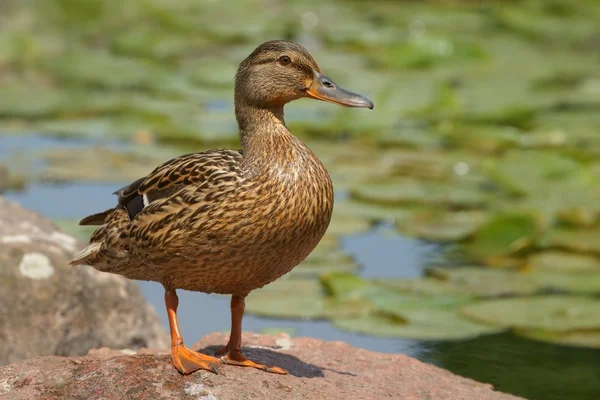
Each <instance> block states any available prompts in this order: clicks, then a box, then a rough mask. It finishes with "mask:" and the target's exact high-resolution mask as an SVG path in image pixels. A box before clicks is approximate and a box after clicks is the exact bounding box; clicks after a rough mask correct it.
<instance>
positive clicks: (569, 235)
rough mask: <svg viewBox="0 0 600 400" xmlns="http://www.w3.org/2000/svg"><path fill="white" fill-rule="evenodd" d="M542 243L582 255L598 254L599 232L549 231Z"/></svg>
mask: <svg viewBox="0 0 600 400" xmlns="http://www.w3.org/2000/svg"><path fill="white" fill-rule="evenodd" d="M544 243H545V244H546V245H547V246H549V247H555V248H560V249H565V250H570V251H578V252H582V253H600V230H598V229H593V228H587V229H565V228H557V229H553V230H551V231H549V232H548V233H547V235H546V236H545V237H544Z"/></svg>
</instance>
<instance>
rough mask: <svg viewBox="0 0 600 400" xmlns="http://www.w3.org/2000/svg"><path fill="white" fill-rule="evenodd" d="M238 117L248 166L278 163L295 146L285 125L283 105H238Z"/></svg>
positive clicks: (245, 162) (236, 111)
mask: <svg viewBox="0 0 600 400" xmlns="http://www.w3.org/2000/svg"><path fill="white" fill-rule="evenodd" d="M235 115H236V118H237V122H238V126H239V130H240V140H241V142H242V149H243V151H244V164H245V166H247V167H252V168H256V167H258V166H260V165H265V164H267V163H269V162H271V161H273V160H276V159H277V156H278V155H282V153H285V149H286V147H288V146H289V145H291V144H292V143H295V140H294V139H295V138H294V136H293V135H292V133H291V132H290V131H289V129H288V128H287V127H286V126H285V121H284V118H283V106H280V107H272V108H265V107H256V106H252V105H248V104H244V103H241V102H236V105H235Z"/></svg>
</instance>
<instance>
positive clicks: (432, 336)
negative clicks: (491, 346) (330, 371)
mask: <svg viewBox="0 0 600 400" xmlns="http://www.w3.org/2000/svg"><path fill="white" fill-rule="evenodd" d="M402 315H403V316H405V318H400V317H398V316H396V315H389V314H374V315H370V316H367V317H361V318H334V319H333V324H334V326H336V327H338V328H340V329H342V330H346V331H350V332H358V333H362V334H366V335H375V336H386V337H401V338H408V339H417V340H461V339H469V338H474V337H477V336H481V335H485V334H492V333H497V332H500V331H502V329H501V328H493V327H489V326H485V325H480V324H477V323H474V322H472V321H469V320H468V319H466V318H463V317H460V316H459V315H458V314H457V313H456V311H455V310H447V309H435V308H420V309H411V310H403V311H402Z"/></svg>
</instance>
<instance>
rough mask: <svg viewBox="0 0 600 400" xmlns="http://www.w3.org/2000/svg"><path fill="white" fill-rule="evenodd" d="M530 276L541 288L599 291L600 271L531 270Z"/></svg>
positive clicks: (574, 291)
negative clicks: (576, 272)
mask: <svg viewBox="0 0 600 400" xmlns="http://www.w3.org/2000/svg"><path fill="white" fill-rule="evenodd" d="M531 278H532V279H533V281H534V282H535V283H536V285H538V287H539V288H540V289H543V290H553V291H560V292H569V293H579V294H599V293H600V273H598V272H596V273H578V274H574V273H571V272H551V271H548V272H545V271H533V272H532V273H531Z"/></svg>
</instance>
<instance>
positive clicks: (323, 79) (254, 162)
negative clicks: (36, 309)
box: [71, 41, 373, 374]
mask: <svg viewBox="0 0 600 400" xmlns="http://www.w3.org/2000/svg"><path fill="white" fill-rule="evenodd" d="M302 97H309V98H313V99H318V100H324V101H329V102H332V103H335V104H339V105H343V106H349V107H368V108H371V109H372V108H373V103H372V102H371V101H370V100H368V99H366V98H364V97H362V96H360V95H358V94H355V93H351V92H348V91H346V90H344V89H342V88H340V87H339V86H337V85H336V84H335V83H334V82H333V81H332V80H331V79H329V78H328V77H327V76H325V75H324V74H322V73H321V70H320V68H319V66H318V65H317V63H316V62H315V60H314V59H313V58H312V56H311V55H310V54H309V53H308V52H307V51H306V49H304V48H303V47H302V46H300V45H298V44H295V43H291V42H286V41H270V42H266V43H263V44H262V45H260V46H259V47H258V48H256V50H254V51H253V52H252V54H250V56H248V58H246V59H245V60H244V61H243V62H242V63H241V64H240V66H239V69H238V72H237V74H236V79H235V116H236V118H237V122H238V125H239V130H240V138H241V143H242V150H241V151H236V150H228V149H217V150H209V151H205V152H201V153H194V154H186V155H183V156H180V157H177V158H174V159H172V160H170V161H167V162H166V163H164V164H163V165H161V166H159V167H158V168H156V169H155V170H154V171H152V172H151V173H150V174H149V175H148V176H145V177H143V178H141V179H138V180H137V181H135V182H133V183H132V184H131V185H129V186H126V187H124V188H122V189H121V190H118V191H117V192H116V193H115V194H117V195H118V204H117V206H116V207H115V208H112V209H109V210H107V211H104V212H102V213H99V214H95V215H91V216H89V217H87V218H85V219H83V220H82V221H81V225H101V227H100V228H98V229H97V230H96V231H95V232H94V234H93V235H92V238H91V240H90V244H89V245H88V246H87V247H86V248H85V249H83V250H82V251H81V253H79V254H78V255H77V256H76V257H75V258H74V259H73V260H72V261H71V264H72V265H78V264H87V265H92V266H93V267H94V268H96V269H97V270H99V271H104V272H111V273H115V274H120V275H123V276H125V277H127V278H130V279H140V280H150V281H156V282H160V283H161V284H162V285H163V286H164V288H165V303H166V307H167V313H168V316H169V324H170V328H171V340H172V347H171V359H172V361H173V365H174V366H175V368H177V370H178V371H179V372H181V373H183V374H188V373H191V372H193V371H196V370H198V369H207V370H212V371H214V372H216V368H215V367H216V365H217V364H218V363H226V364H233V365H240V366H248V367H255V368H260V369H263V370H265V371H268V372H274V373H279V374H285V373H286V371H284V370H283V369H281V368H278V367H270V366H265V365H261V364H258V363H255V362H253V361H250V360H248V359H246V358H245V357H244V356H243V355H242V352H241V333H242V317H243V314H244V298H245V297H246V295H248V293H250V291H252V290H254V289H257V288H260V287H262V286H264V285H266V284H268V283H269V282H272V281H274V280H275V279H277V278H279V277H280V276H282V275H284V274H285V273H287V272H289V271H290V270H291V269H292V268H294V267H295V266H296V265H298V264H299V263H300V262H301V261H302V260H303V259H304V258H305V257H306V256H307V255H308V254H309V253H310V252H311V251H312V250H313V249H314V248H315V246H316V245H317V243H319V241H320V240H321V237H322V236H323V234H324V233H325V231H326V229H327V226H328V225H329V220H330V218H331V212H332V210H333V186H332V183H331V179H330V178H329V175H328V174H327V171H326V170H325V168H324V167H323V164H321V162H320V161H319V159H318V158H317V157H316V156H315V155H314V154H313V153H312V151H310V150H309V149H308V148H307V147H306V146H305V145H304V144H303V143H302V142H301V141H300V140H299V139H297V138H296V137H295V136H294V135H292V133H291V132H290V131H289V130H288V128H287V127H286V125H285V122H284V120H283V106H284V105H285V104H286V103H288V102H290V101H292V100H296V99H299V98H302ZM176 289H187V290H195V291H200V292H205V293H223V294H231V295H232V298H231V335H230V338H229V343H227V345H226V346H225V347H223V348H222V349H221V350H219V351H218V352H217V355H218V356H222V357H221V358H215V357H211V356H208V355H205V354H201V353H198V352H195V351H192V350H190V349H188V348H186V347H185V346H184V344H183V339H182V337H181V334H180V332H179V326H178V322H177V305H178V298H177V294H176V292H175V290H176Z"/></svg>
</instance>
